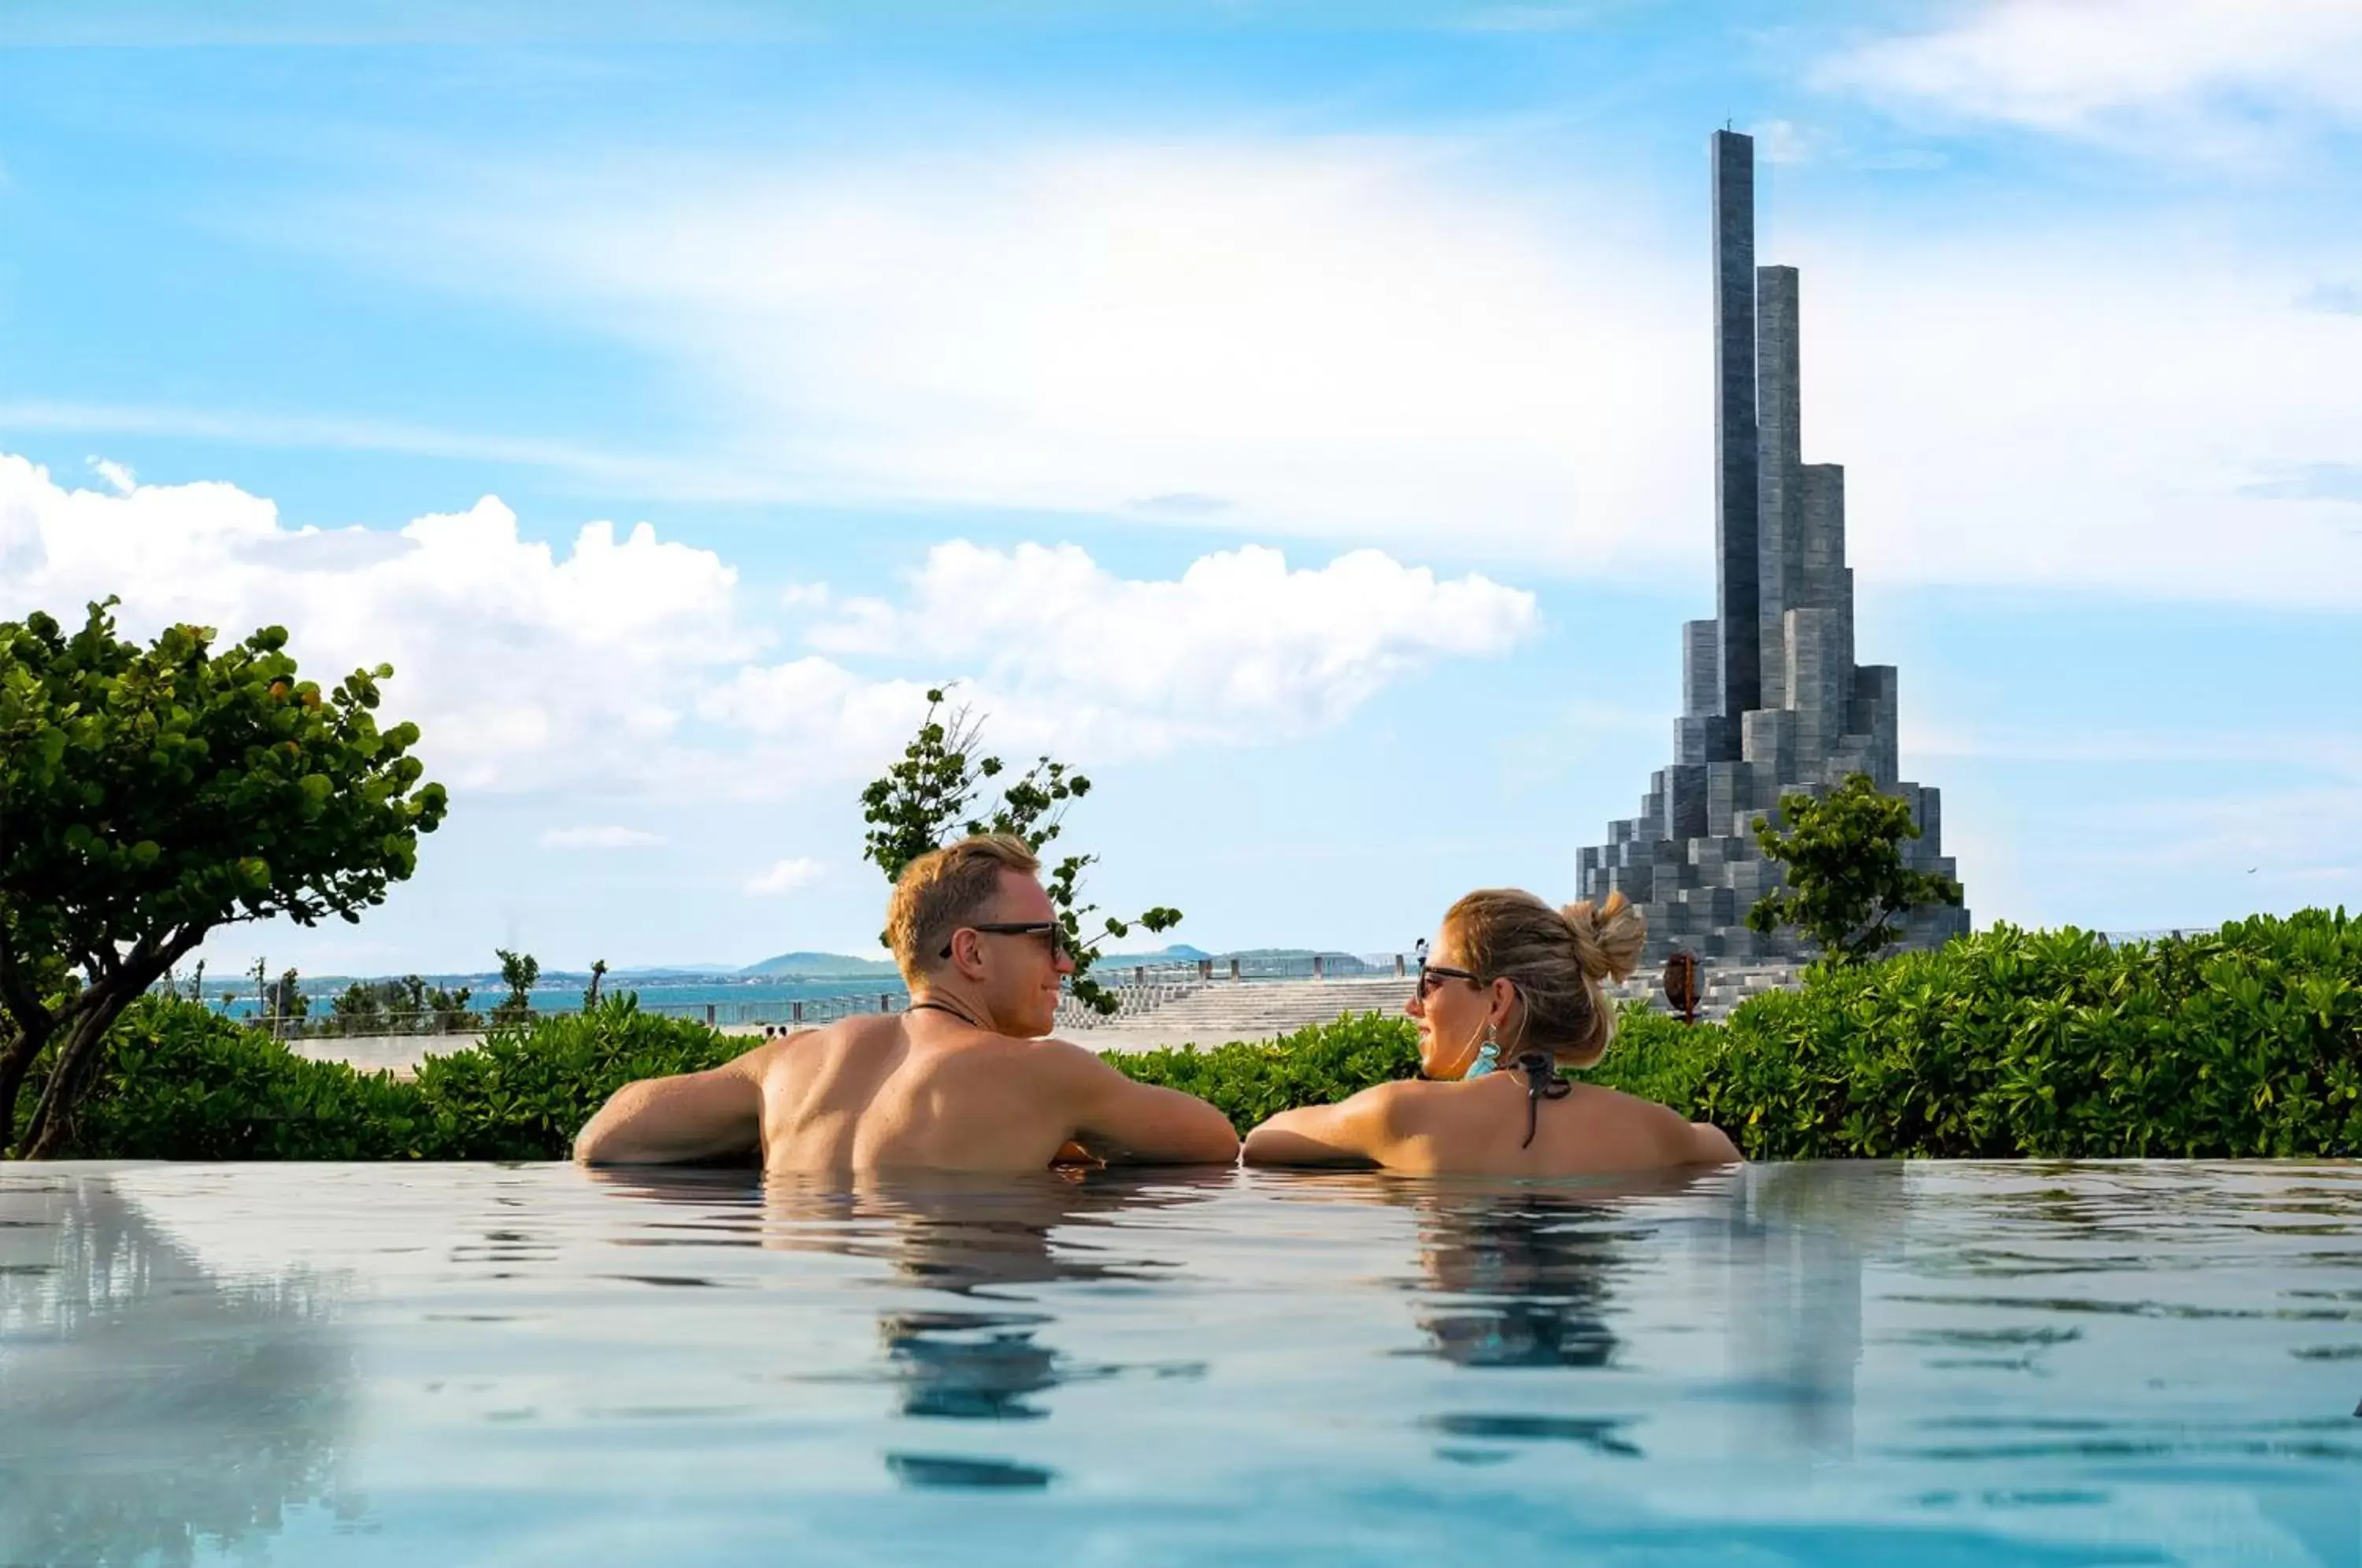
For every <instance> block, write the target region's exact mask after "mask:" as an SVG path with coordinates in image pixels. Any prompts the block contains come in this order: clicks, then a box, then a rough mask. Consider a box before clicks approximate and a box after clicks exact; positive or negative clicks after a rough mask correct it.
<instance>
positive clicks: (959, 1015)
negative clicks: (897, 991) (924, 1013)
mask: <svg viewBox="0 0 2362 1568" xmlns="http://www.w3.org/2000/svg"><path fill="white" fill-rule="evenodd" d="M922 1008H923V1009H926V1010H930V1011H933V1012H947V1013H950V1014H951V1015H952V1016H953V1017H954V1018H956V1019H958V1020H959V1021H961V1022H962V1023H965V1024H966V1025H967V1026H968V1027H969V1028H970V1029H982V1028H983V1027H984V1025H983V1024H982V1023H981V1022H979V1021H977V1017H976V1015H975V1014H973V1013H971V1012H969V1011H968V1010H967V1009H966V1008H964V1007H955V1006H953V1005H952V1004H951V1003H950V1002H945V1001H937V1000H936V999H934V998H933V997H921V998H920V999H918V1000H917V1001H914V1002H912V1003H911V1005H910V1007H909V1008H908V1009H907V1010H908V1011H911V1012H917V1011H919V1010H921V1009H922Z"/></svg>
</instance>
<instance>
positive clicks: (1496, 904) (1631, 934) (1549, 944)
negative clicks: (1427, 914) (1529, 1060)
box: [1443, 888, 1649, 1067]
mask: <svg viewBox="0 0 2362 1568" xmlns="http://www.w3.org/2000/svg"><path fill="white" fill-rule="evenodd" d="M1443 925H1444V929H1445V930H1446V931H1447V932H1449V933H1451V935H1452V936H1453V937H1454V938H1455V939H1456V940H1457V944H1458V947H1459V954H1460V962H1461V964H1462V966H1465V967H1467V968H1468V969H1471V970H1473V971H1474V973H1475V974H1476V975H1478V976H1479V977H1482V978H1483V979H1484V980H1485V982H1486V983H1487V984H1490V983H1491V982H1492V981H1494V980H1507V981H1508V982H1509V983H1510V984H1511V985H1513V986H1515V987H1517V988H1518V999H1519V1000H1520V1001H1521V1002H1522V1003H1523V1010H1524V1017H1523V1020H1522V1022H1521V1024H1520V1026H1519V1031H1518V1040H1517V1045H1518V1047H1519V1048H1527V1047H1530V1048H1533V1049H1537V1050H1543V1051H1548V1052H1550V1053H1551V1055H1554V1056H1556V1057H1557V1058H1558V1059H1559V1061H1561V1062H1562V1063H1564V1064H1565V1065H1566V1066H1571V1067H1588V1066H1591V1065H1593V1064H1594V1063H1595V1062H1597V1061H1598V1060H1599V1058H1600V1057H1601V1056H1602V1055H1606V1051H1607V1043H1608V1041H1610V1040H1611V1039H1613V1038H1615V1034H1616V1010H1615V1009H1614V1008H1613V1007H1611V1006H1609V1005H1608V1002H1607V998H1606V994H1605V993H1604V992H1603V990H1602V989H1601V987H1602V984H1603V983H1604V982H1605V981H1607V980H1610V979H1617V980H1620V979H1622V978H1623V977H1625V976H1627V975H1628V974H1630V973H1631V972H1632V969H1633V966H1635V965H1637V964H1638V963H1639V961H1640V949H1641V947H1642V946H1643V945H1644V944H1646V943H1647V942H1648V940H1649V921H1648V917H1647V916H1646V915H1644V914H1642V913H1641V912H1640V911H1639V910H1638V909H1636V908H1635V907H1633V904H1632V901H1631V900H1629V899H1627V898H1626V897H1625V896H1624V895H1623V894H1621V893H1610V894H1608V895H1607V898H1606V901H1605V902H1603V903H1601V904H1599V905H1597V906H1596V907H1595V906H1594V905H1593V904H1592V902H1591V900H1588V899H1586V900H1584V901H1583V902H1581V903H1579V904H1569V905H1567V906H1566V908H1564V909H1562V910H1556V909H1552V908H1551V906H1550V905H1548V904H1546V903H1544V902H1542V900H1540V899H1538V898H1536V897H1534V895H1533V894H1531V893H1529V892H1526V891H1524V890H1522V889H1517V888H1480V889H1477V890H1476V891H1475V892H1473V893H1470V894H1469V895H1468V896H1467V897H1465V898H1463V899H1462V900H1460V901H1459V902H1458V903H1455V904H1453V905H1452V906H1451V909H1450V910H1448V911H1445V913H1444V916H1443Z"/></svg>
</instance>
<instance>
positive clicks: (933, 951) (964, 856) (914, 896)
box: [886, 833, 1042, 986]
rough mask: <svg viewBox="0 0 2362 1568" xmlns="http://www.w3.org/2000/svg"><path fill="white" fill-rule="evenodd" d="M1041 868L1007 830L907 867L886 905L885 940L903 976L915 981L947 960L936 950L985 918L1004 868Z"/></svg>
mask: <svg viewBox="0 0 2362 1568" xmlns="http://www.w3.org/2000/svg"><path fill="white" fill-rule="evenodd" d="M1041 869H1042V862H1041V861H1039V860H1037V859H1035V858H1034V856H1033V851H1032V848H1031V847H1029V846H1028V845H1027V844H1026V842H1025V841H1024V840H1023V839H1021V838H1019V837H1017V836H1016V835H1015V834H1005V833H988V834H980V835H978V836H977V837H975V838H964V839H962V840H960V841H959V842H958V843H957V844H947V845H944V847H943V848H941V849H933V850H929V851H928V852H927V853H926V854H924V855H922V856H919V857H918V858H917V859H916V860H913V861H911V863H910V864H909V865H908V866H905V867H902V874H901V875H900V877H898V878H895V879H894V896H893V898H891V899H890V900H888V901H887V904H886V940H887V942H888V943H889V944H891V945H892V947H893V949H894V962H895V963H896V964H897V965H899V966H900V968H901V970H902V978H903V979H904V980H906V981H908V982H909V983H910V984H911V985H913V986H915V985H917V984H918V983H919V981H920V978H921V977H922V976H924V975H925V974H926V972H927V971H928V970H929V969H932V968H933V967H934V966H935V965H937V964H939V963H941V962H942V959H941V958H940V957H938V956H937V955H939V954H941V953H942V952H943V950H944V943H946V942H949V941H950V940H951V937H952V933H953V932H955V931H957V930H958V929H959V928H960V927H961V926H964V925H966V924H969V923H970V922H974V921H976V920H977V919H980V918H981V917H982V916H983V915H984V913H985V911H987V910H988V909H989V908H990V907H991V904H992V900H994V899H995V898H996V897H998V896H999V892H1000V874H1001V873H1002V872H1003V871H1017V872H1021V873H1023V874H1024V875H1026V876H1028V877H1031V876H1032V875H1034V874H1035V873H1036V872H1038V871H1040V870H1041Z"/></svg>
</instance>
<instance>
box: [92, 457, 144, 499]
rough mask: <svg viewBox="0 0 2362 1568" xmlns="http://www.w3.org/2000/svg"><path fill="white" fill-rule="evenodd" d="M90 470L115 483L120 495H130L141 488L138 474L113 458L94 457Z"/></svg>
mask: <svg viewBox="0 0 2362 1568" xmlns="http://www.w3.org/2000/svg"><path fill="white" fill-rule="evenodd" d="M90 471H91V472H93V473H94V474H96V475H97V476H98V477H99V478H101V479H103V480H105V481H106V482H107V483H109V484H111V485H113V486H114V487H115V490H116V493H117V494H118V495H129V494H130V493H131V492H132V491H135V490H137V489H138V488H139V479H138V475H136V474H134V473H133V472H132V471H131V470H130V469H127V468H126V467H125V466H124V465H122V464H121V463H118V462H116V461H115V460H114V459H113V458H91V459H90Z"/></svg>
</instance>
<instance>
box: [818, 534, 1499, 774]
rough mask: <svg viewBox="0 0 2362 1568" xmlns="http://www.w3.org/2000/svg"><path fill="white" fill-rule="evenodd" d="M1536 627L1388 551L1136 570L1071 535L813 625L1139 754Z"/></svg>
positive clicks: (849, 649)
mask: <svg viewBox="0 0 2362 1568" xmlns="http://www.w3.org/2000/svg"><path fill="white" fill-rule="evenodd" d="M1534 624H1535V608H1534V599H1533V596H1532V595H1531V594H1529V593H1526V592H1523V591H1519V590H1517V589H1513V588H1506V587H1503V586H1502V585H1500V584H1499V583H1496V582H1494V581H1492V580H1489V579H1487V578H1485V577H1483V576H1481V575H1475V574H1471V575H1469V576H1467V577H1463V578H1460V579H1458V580H1439V579H1438V578H1437V577H1436V575H1435V574H1434V573H1433V572H1431V571H1429V570H1428V569H1425V568H1422V567H1407V566H1404V565H1403V564H1401V563H1400V562H1398V561H1396V560H1394V559H1393V558H1390V557H1388V556H1385V555H1384V554H1381V553H1380V552H1378V551H1375V550H1356V551H1353V552H1352V553H1350V554H1347V555H1343V556H1340V557H1338V558H1336V559H1335V560H1333V561H1331V562H1330V564H1329V565H1327V566H1325V567H1321V568H1318V569H1304V568H1299V569H1289V567H1288V565H1287V560H1286V557H1285V556H1284V555H1282V554H1281V553H1280V552H1279V551H1278V550H1275V549H1270V548H1265V547H1247V548H1243V549H1239V550H1227V551H1222V552H1220V553H1217V554H1214V555H1209V556H1207V557H1204V558H1200V559H1199V560H1197V561H1195V562H1193V563H1191V565H1190V566H1189V568H1188V569H1187V570H1186V571H1184V572H1183V573H1182V574H1181V576H1180V577H1179V578H1178V579H1176V580H1171V581H1139V580H1127V579H1122V578H1119V577H1117V576H1116V575H1115V574H1113V573H1111V572H1109V571H1108V570H1107V569H1105V568H1103V567H1101V566H1099V565H1098V564H1097V563H1096V562H1094V561H1093V560H1092V559H1091V558H1090V557H1089V556H1088V555H1087V554H1086V553H1085V552H1084V551H1082V550H1081V549H1079V548H1077V547H1075V546H1072V545H1062V546H1057V547H1043V546H1041V545H1021V546H1018V547H1016V548H1014V549H1010V550H996V549H988V548H985V547H981V546H977V545H973V544H968V543H966V542H964V541H955V542H953V543H950V544H944V545H939V546H937V547H935V548H934V549H933V550H932V551H931V552H929V554H928V557H927V559H926V563H925V564H924V565H923V566H922V567H921V568H920V569H919V570H918V571H917V572H916V573H915V574H913V576H912V578H911V583H910V592H909V595H908V597H907V599H906V600H905V601H904V602H902V603H900V604H892V603H888V602H884V601H878V600H866V601H854V602H848V603H845V604H843V605H841V606H840V607H839V609H838V613H837V615H836V617H835V618H834V619H833V620H830V621H827V622H823V623H822V624H819V625H818V626H816V627H814V628H813V630H812V631H811V634H810V637H811V643H812V645H813V646H816V647H818V648H820V649H822V651H823V652H828V653H834V654H839V655H865V654H866V655H879V654H887V653H893V654H898V655H900V657H904V658H922V659H927V660H932V661H933V662H934V663H935V664H937V665H939V666H941V667H943V668H965V669H973V670H975V671H976V672H977V681H978V684H979V687H980V689H981V690H982V692H983V693H984V694H985V695H984V697H983V698H982V699H980V701H983V702H984V705H985V706H987V707H988V708H989V710H990V711H991V712H993V714H994V719H995V724H996V727H997V728H998V729H999V731H1001V732H1002V733H1004V734H1012V735H1013V736H1030V735H1046V734H1052V733H1062V734H1063V736H1064V738H1065V741H1066V743H1067V744H1070V745H1077V746H1079V747H1081V748H1082V749H1085V750H1087V751H1090V752H1095V753H1098V754H1099V755H1108V754H1111V753H1112V754H1133V755H1138V754H1146V753H1154V752H1159V751H1165V750H1170V749H1171V748H1173V747H1175V746H1176V745H1208V744H1212V745H1220V744H1235V743H1237V742H1239V741H1241V740H1253V739H1261V738H1265V737H1273V736H1283V735H1295V734H1305V733H1307V732H1309V731H1312V730H1316V729H1319V728H1321V727H1324V726H1327V725H1330V724H1333V723H1337V722H1339V721H1340V720H1341V719H1342V718H1344V717H1345V716H1346V715H1347V714H1348V713H1350V712H1352V710H1353V709H1354V708H1356V707H1358V706H1359V705H1360V704H1361V703H1362V702H1363V701H1366V700H1367V699H1368V698H1369V697H1370V696H1371V695H1372V694H1373V693H1374V692H1375V691H1377V690H1379V689H1380V688H1381V687H1383V686H1384V685H1385V684H1386V683H1387V682H1388V681H1390V680H1392V679H1395V678H1396V677H1397V676H1399V675H1401V674H1402V673H1404V672H1405V671H1406V670H1408V669H1410V668H1415V667H1417V666H1418V665H1421V664H1424V663H1427V662H1429V661H1431V660H1433V659H1437V658H1443V657H1490V656H1494V655H1498V654H1502V653H1506V652H1507V651H1508V650H1509V649H1510V648H1511V647H1513V646H1516V644H1517V643H1518V642H1519V641H1520V640H1522V639H1523V638H1524V637H1525V636H1526V635H1527V634H1529V632H1530V631H1532V629H1533V627H1534ZM808 662H809V661H808ZM789 668H791V669H792V668H796V667H789Z"/></svg>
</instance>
